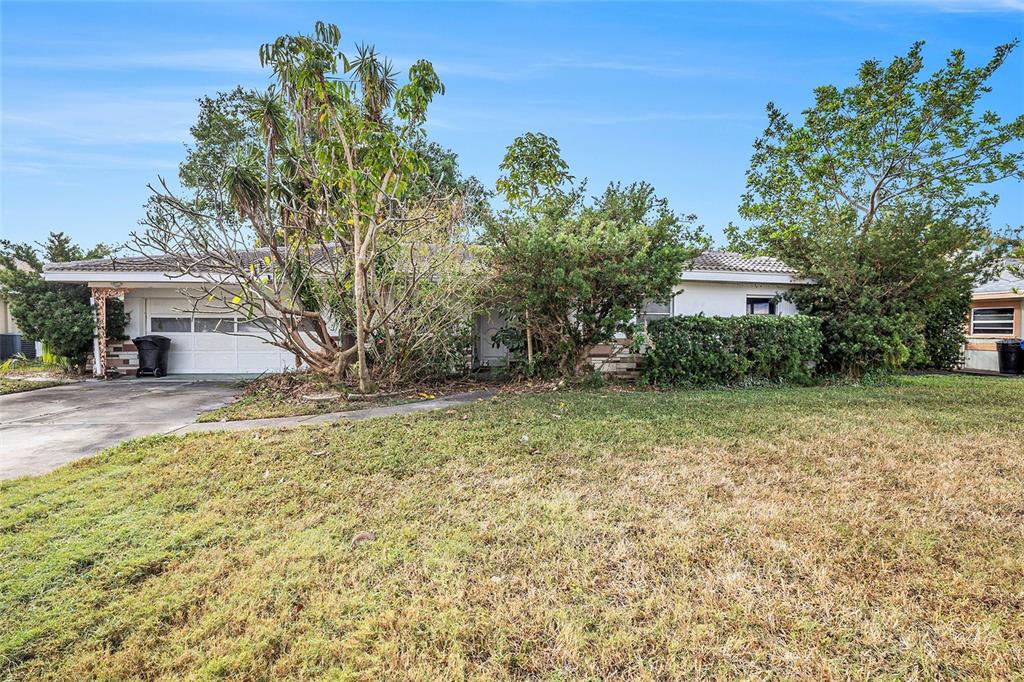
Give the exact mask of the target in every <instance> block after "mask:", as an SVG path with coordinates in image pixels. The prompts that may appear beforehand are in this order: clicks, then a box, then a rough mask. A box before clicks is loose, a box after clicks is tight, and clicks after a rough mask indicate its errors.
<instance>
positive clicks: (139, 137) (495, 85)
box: [0, 0, 1024, 244]
mask: <svg viewBox="0 0 1024 682" xmlns="http://www.w3.org/2000/svg"><path fill="white" fill-rule="evenodd" d="M0 11H2V25H3V28H2V45H3V47H2V58H3V65H2V77H3V90H2V95H3V102H2V115H3V118H2V143H0V145H2V169H0V182H2V186H0V201H2V207H0V221H2V222H0V234H2V235H3V237H5V238H8V239H14V240H19V241H22V240H36V239H41V238H43V237H44V236H45V234H46V232H48V231H50V230H63V231H65V232H68V233H69V234H71V235H73V236H74V237H75V238H76V239H77V240H79V241H80V242H82V243H87V244H91V243H93V242H96V241H107V242H117V241H123V240H124V239H125V238H126V236H127V235H128V233H129V232H130V231H131V230H133V229H135V227H136V224H137V222H138V220H139V218H140V217H142V213H143V211H142V206H143V203H144V202H145V200H146V197H147V193H148V190H147V189H146V184H147V183H148V182H155V181H156V180H157V177H158V176H160V175H163V176H165V177H174V176H175V174H176V168H177V164H178V162H179V161H181V159H182V157H183V144H184V143H185V142H186V141H187V139H188V128H189V126H190V124H191V123H192V121H193V119H194V117H195V113H196V105H195V99H196V98H198V97H200V96H202V95H205V94H212V93H215V92H216V91H218V90H226V89H229V88H231V87H232V86H234V85H236V84H239V83H241V84H243V85H247V86H261V85H265V84H267V82H268V81H267V77H266V74H265V73H264V72H263V71H261V70H260V68H259V64H258V60H257V57H256V51H257V48H258V46H259V44H260V43H262V42H265V41H268V40H271V39H273V38H274V37H276V36H277V35H280V34H282V33H294V32H299V31H308V30H310V29H311V27H312V24H313V22H314V21H315V20H317V19H324V20H326V21H331V22H334V23H336V24H338V25H339V26H340V27H341V30H342V38H343V42H344V44H345V45H346V46H347V47H351V46H352V45H353V44H355V43H356V42H369V43H373V44H375V45H376V46H377V48H378V50H379V51H380V52H381V53H383V54H386V55H389V56H391V57H392V58H393V59H394V60H395V61H396V62H397V63H398V64H399V65H408V64H409V63H411V62H412V61H413V60H414V59H417V58H421V57H422V58H427V59H430V60H431V61H433V62H434V64H435V67H436V68H437V70H438V71H439V72H440V74H441V76H442V78H443V80H444V81H445V84H446V86H447V94H446V95H445V96H444V97H443V98H442V99H441V100H440V101H439V102H438V103H437V105H436V106H435V108H434V110H433V114H432V119H431V124H430V131H431V135H432V137H433V138H434V139H436V140H437V141H439V142H441V143H442V144H444V145H446V146H448V147H450V148H452V149H453V150H454V151H456V152H457V153H458V154H459V157H460V160H461V165H462V168H463V170H464V171H465V172H467V173H472V174H475V175H477V176H478V177H480V178H481V179H482V180H483V181H484V182H485V183H487V184H488V185H492V184H493V181H494V179H495V177H496V174H497V165H498V163H499V162H500V160H501V157H502V155H503V153H504V149H505V147H506V146H507V145H508V143H509V142H510V141H511V140H512V139H513V138H514V137H515V136H516V135H518V134H520V133H522V132H525V131H528V130H533V131H540V132H544V133H547V134H549V135H552V136H554V137H556V138H557V139H558V140H559V142H560V143H561V145H562V150H563V155H564V156H565V158H566V160H567V161H568V162H569V163H570V165H571V168H572V172H573V173H574V175H576V176H577V177H583V176H586V177H589V178H590V187H591V189H593V190H595V191H596V190H597V189H599V188H600V187H601V186H603V185H604V184H605V183H607V182H608V181H609V180H622V181H632V180H646V181H648V182H651V183H652V184H653V185H654V186H655V188H656V189H657V190H658V192H659V193H660V194H661V195H663V196H666V197H668V198H669V200H670V202H671V204H672V206H673V207H674V208H675V209H676V210H677V211H679V212H681V213H695V214H697V216H698V218H699V219H700V221H701V222H703V223H704V224H705V225H706V226H707V228H708V229H709V231H710V232H711V233H712V234H713V235H716V236H719V235H720V234H721V228H722V227H723V226H724V225H725V224H726V223H728V222H729V221H730V220H733V221H735V220H737V216H736V206H737V204H738V201H739V196H740V194H741V192H742V191H743V178H744V173H745V171H746V169H747V166H748V162H749V159H750V151H751V144H752V142H753V141H754V139H755V138H756V137H757V136H758V134H759V133H760V131H761V130H762V129H763V127H764V123H765V116H764V105H765V103H767V102H768V101H770V100H771V101H775V102H776V103H777V104H778V105H779V106H781V107H782V108H783V109H784V110H786V111H789V112H791V113H792V114H798V113H799V111H800V110H801V109H802V108H804V107H805V106H807V105H808V104H809V103H810V101H811V91H812V88H814V87H815V86H817V85H821V84H824V83H834V84H837V85H845V84H848V83H849V82H851V80H852V79H853V77H854V75H855V72H856V68H857V66H858V64H859V63H860V62H862V61H863V60H865V59H869V58H877V59H882V60H887V59H889V58H891V57H892V56H893V55H895V54H898V53H903V52H905V51H906V50H907V48H908V47H909V46H910V45H911V43H912V42H913V41H915V40H919V39H920V40H925V41H927V45H926V48H925V53H926V56H927V59H928V66H929V67H933V68H937V67H938V66H940V65H941V63H942V61H943V59H944V58H945V55H946V54H948V52H949V50H950V49H953V48H955V47H961V48H964V49H965V50H966V51H967V55H968V59H969V61H970V62H971V63H973V64H977V63H980V62H982V61H984V60H986V59H987V58H988V57H989V56H990V55H991V51H992V48H993V47H994V46H995V45H996V44H998V43H1002V42H1006V41H1010V40H1012V39H1014V38H1017V37H1024V0H978V1H976V2H972V1H969V0H919V1H915V2H911V1H905V2H884V1H880V0H879V1H869V2H833V3H817V4H805V3H796V2H772V3H769V2H764V3H738V2H735V3H734V2H718V3H697V2H690V3H660V4H636V3H631V4H612V3H600V4H584V3H559V4H546V3H525V2H524V3H513V4H470V3H447V4H426V3H420V4H397V3H376V4H339V3H330V4H314V3H271V2H261V3H254V4H249V3H238V2H236V3H217V4H215V3H198V2H190V3H148V2H135V3H103V4H94V3H72V4H48V3H12V2H4V3H3V5H2V9H0ZM993 86H994V92H993V93H992V94H991V95H989V97H988V98H987V100H986V101H985V106H986V107H987V108H989V109H992V110H994V111H996V112H998V113H1000V114H1001V115H1002V116H1003V117H1004V118H1011V117H1013V116H1015V115H1018V114H1020V113H1021V112H1024V47H1022V48H1021V49H1019V50H1018V51H1017V52H1016V53H1015V54H1014V55H1013V56H1012V58H1011V59H1010V61H1009V63H1008V64H1007V65H1006V66H1004V68H1003V69H1002V70H1001V71H1000V73H999V74H998V75H997V77H996V78H995V79H994V82H993ZM995 189H996V191H997V192H999V193H1000V194H1001V195H1002V197H1003V200H1002V202H1001V204H1000V206H999V207H998V209H997V210H996V211H995V212H994V214H993V222H994V223H995V224H996V225H1005V224H1014V225H1018V224H1021V223H1022V222H1024V189H1022V187H1021V185H1020V184H1013V183H1010V182H1004V183H1001V184H1000V185H999V186H997V187H996V188H995Z"/></svg>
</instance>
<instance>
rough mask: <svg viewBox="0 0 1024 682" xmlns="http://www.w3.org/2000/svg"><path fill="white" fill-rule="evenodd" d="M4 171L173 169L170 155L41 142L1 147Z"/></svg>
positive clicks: (156, 170) (38, 172)
mask: <svg viewBox="0 0 1024 682" xmlns="http://www.w3.org/2000/svg"><path fill="white" fill-rule="evenodd" d="M3 166H4V172H5V173H12V174H16V175H42V174H44V173H47V172H49V171H53V170H65V169H81V168H88V169H90V170H93V171H95V170H145V171H151V172H153V173H171V172H174V171H176V170H177V167H178V162H177V161H176V160H175V159H173V158H169V157H168V158H161V157H159V156H154V155H152V154H131V153H110V152H95V151H83V150H79V149H71V148H68V147H46V146H41V145H5V146H4V147H3Z"/></svg>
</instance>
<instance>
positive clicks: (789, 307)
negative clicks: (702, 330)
mask: <svg viewBox="0 0 1024 682" xmlns="http://www.w3.org/2000/svg"><path fill="white" fill-rule="evenodd" d="M793 286H794V285H792V284H759V283H755V282H749V283H748V282H699V281H688V282H683V283H682V284H680V285H679V287H677V288H676V294H675V296H674V297H673V299H672V315H673V317H675V316H679V315H698V314H700V313H704V314H705V315H707V316H708V317H711V316H713V315H717V316H721V317H735V316H737V315H746V313H747V296H758V297H764V296H769V297H771V296H776V295H778V294H782V293H785V292H786V291H788V290H789V289H792V288H793ZM776 305H777V308H776V309H777V311H778V314H780V315H795V314H796V306H794V305H793V304H792V303H790V302H789V301H785V300H781V301H779V302H778V303H777V304H776Z"/></svg>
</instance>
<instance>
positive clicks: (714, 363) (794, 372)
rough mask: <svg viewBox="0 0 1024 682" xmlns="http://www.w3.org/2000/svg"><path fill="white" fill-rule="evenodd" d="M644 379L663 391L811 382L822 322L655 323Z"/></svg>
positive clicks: (700, 319) (801, 318)
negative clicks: (667, 387)
mask: <svg viewBox="0 0 1024 682" xmlns="http://www.w3.org/2000/svg"><path fill="white" fill-rule="evenodd" d="M648 331H649V339H650V344H651V348H650V350H649V351H648V352H647V356H646V358H645V360H644V365H643V373H642V375H641V376H642V380H643V381H646V382H647V383H650V384H658V385H664V386H714V385H736V384H743V383H758V382H765V383H767V382H774V383H807V382H809V381H810V380H811V378H812V375H813V372H814V367H815V365H816V364H817V363H818V362H820V360H821V344H822V335H821V323H820V320H818V319H817V318H814V317H809V316H806V315H790V316H785V317H776V316H768V315H747V316H743V317H705V316H703V315H692V316H685V317H672V318H668V319H665V320H658V321H656V322H652V323H651V324H650V327H649V329H648Z"/></svg>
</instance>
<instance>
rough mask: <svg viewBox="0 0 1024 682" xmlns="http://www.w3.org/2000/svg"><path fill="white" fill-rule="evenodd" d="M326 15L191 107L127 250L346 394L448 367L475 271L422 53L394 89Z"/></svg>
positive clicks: (264, 50)
mask: <svg viewBox="0 0 1024 682" xmlns="http://www.w3.org/2000/svg"><path fill="white" fill-rule="evenodd" d="M339 44H340V32H339V30H338V28H337V27H336V26H333V25H330V24H324V23H317V24H316V26H315V29H314V31H313V33H312V34H310V35H285V36H281V37H280V38H278V39H277V40H275V41H274V42H272V43H268V44H265V45H263V46H262V47H261V48H260V50H259V55H260V60H261V63H262V64H264V65H265V66H267V67H268V68H269V69H270V70H271V71H272V73H273V79H274V84H273V85H272V86H271V87H270V88H268V89H267V90H265V91H261V92H256V91H245V90H241V89H238V90H235V91H233V92H230V93H225V94H222V95H219V96H217V97H215V98H209V99H206V100H203V101H202V102H201V112H202V113H201V116H200V120H199V122H198V123H197V125H196V127H195V128H194V129H193V133H194V136H195V143H194V145H193V147H192V149H191V150H190V154H189V158H188V159H187V160H186V162H185V163H184V164H183V165H182V169H181V177H182V181H183V184H184V185H185V186H186V188H187V189H188V190H190V192H189V193H187V194H186V195H185V196H178V195H176V194H174V193H172V192H171V191H169V190H168V188H167V185H166V184H165V183H163V184H161V186H160V188H159V189H158V190H157V191H156V192H155V194H154V196H153V197H152V199H151V201H150V203H149V205H148V211H147V217H146V219H145V221H144V226H145V229H144V230H143V231H142V232H140V233H138V234H137V235H135V246H136V248H137V249H139V250H140V251H142V252H144V253H147V254H152V255H153V256H154V258H159V259H161V260H162V261H166V260H167V259H173V261H174V262H175V268H176V269H177V270H179V271H181V272H183V273H187V274H191V275H194V276H197V277H199V278H201V279H203V280H205V282H206V283H205V284H203V285H199V286H192V285H190V287H189V288H188V289H187V290H186V291H187V292H188V293H189V294H190V296H191V298H192V300H193V302H194V306H196V307H197V308H201V307H203V306H208V305H214V304H216V305H218V306H227V307H228V308H230V309H233V310H235V311H237V312H238V313H239V314H242V315H244V316H246V317H249V318H253V319H258V320H260V323H261V325H262V326H263V328H264V333H265V334H267V335H269V337H270V341H271V342H272V343H274V344H276V345H278V346H280V347H282V348H286V349H288V350H290V351H291V352H293V353H294V354H295V355H296V356H297V357H298V358H299V359H300V360H301V361H302V362H303V363H304V364H306V365H307V366H310V367H312V368H314V369H316V370H321V371H325V372H330V373H332V374H334V375H335V376H337V377H342V376H345V375H350V376H353V377H355V378H356V379H357V380H358V383H359V387H360V389H361V390H363V391H370V390H373V387H374V385H375V383H376V380H378V379H382V378H383V379H389V380H398V379H401V378H408V377H409V373H410V372H411V373H415V372H417V371H419V370H421V369H423V368H425V367H430V366H432V365H431V363H432V362H435V361H437V362H440V363H441V365H445V364H446V363H447V364H452V363H457V362H458V361H459V358H458V355H459V334H460V331H462V330H464V329H465V323H466V321H467V319H469V317H470V316H471V313H472V311H473V306H474V305H475V298H474V294H475V292H476V291H477V289H478V286H477V283H478V281H479V277H478V265H477V263H476V261H475V260H474V259H473V258H472V257H471V256H470V253H469V251H468V249H467V247H466V246H465V240H464V235H465V233H466V231H467V230H468V229H469V228H470V227H471V223H472V220H473V218H474V217H475V216H476V214H477V212H478V211H479V210H480V205H481V196H480V194H479V186H478V184H477V183H473V182H472V181H467V180H465V179H463V178H461V176H459V175H458V172H457V166H456V165H455V162H454V156H453V155H451V154H450V153H446V152H445V151H444V150H440V149H439V148H437V147H436V146H435V145H431V143H430V142H429V141H428V140H427V139H426V135H425V132H424V123H425V121H426V115H427V110H428V107H429V105H430V103H431V102H432V101H433V99H434V98H435V97H436V96H437V95H440V94H442V93H443V92H444V86H443V85H442V84H441V81H440V79H439V78H438V76H437V74H436V73H435V71H434V69H433V67H432V66H431V65H430V63H429V62H427V61H424V60H421V61H417V62H416V63H414V64H413V65H412V66H411V67H410V68H409V70H408V73H407V74H406V79H405V82H404V84H399V82H398V74H397V72H396V70H395V69H394V67H393V66H392V64H391V63H390V62H389V61H388V60H386V59H384V58H381V57H380V56H378V55H377V53H376V52H375V51H374V50H373V49H372V48H370V47H366V46H360V47H358V48H357V50H356V52H355V53H354V54H353V55H352V56H351V57H350V56H348V55H346V54H344V53H342V52H341V51H340V50H339Z"/></svg>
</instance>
